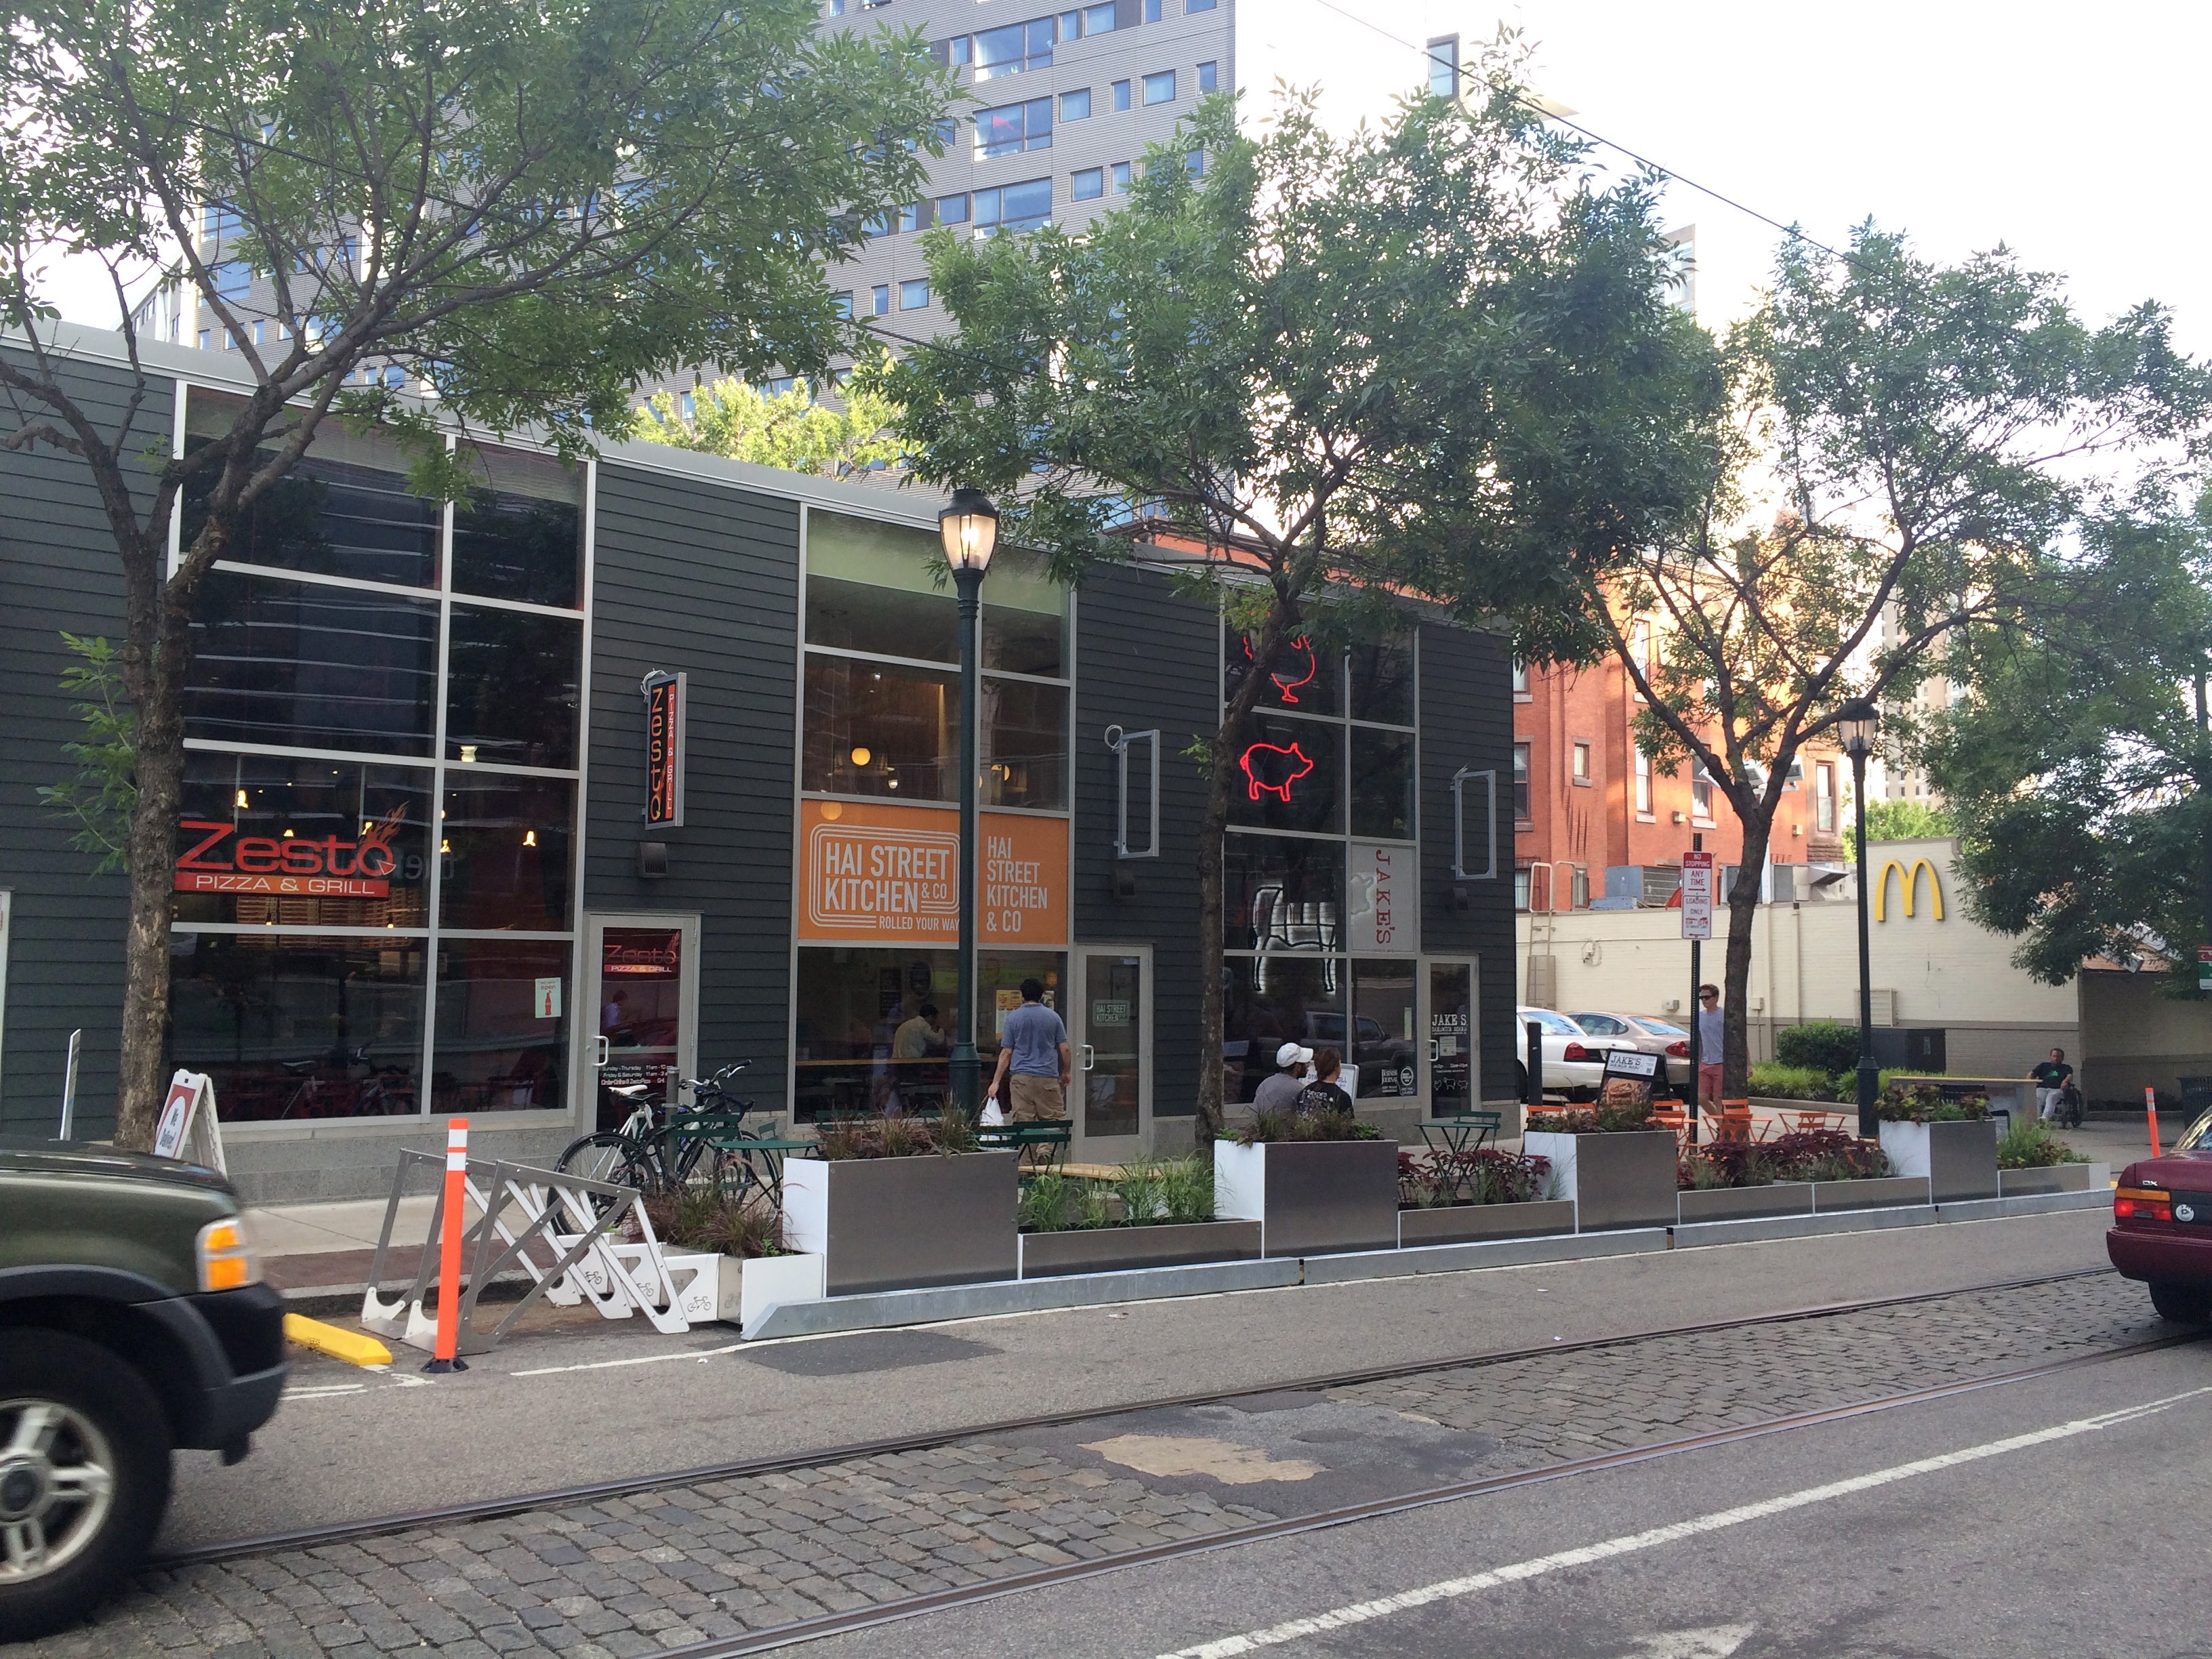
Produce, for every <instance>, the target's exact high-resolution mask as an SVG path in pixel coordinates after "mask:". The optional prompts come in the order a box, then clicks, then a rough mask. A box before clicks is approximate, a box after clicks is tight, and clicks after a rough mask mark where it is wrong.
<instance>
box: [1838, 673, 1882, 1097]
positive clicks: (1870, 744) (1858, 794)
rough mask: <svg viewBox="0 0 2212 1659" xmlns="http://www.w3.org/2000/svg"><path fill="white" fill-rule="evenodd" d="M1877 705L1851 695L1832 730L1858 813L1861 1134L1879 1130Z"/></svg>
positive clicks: (1854, 832)
mask: <svg viewBox="0 0 2212 1659" xmlns="http://www.w3.org/2000/svg"><path fill="white" fill-rule="evenodd" d="M1874 728H1875V706H1874V704H1873V702H1871V701H1870V700H1869V699H1868V698H1865V697H1853V698H1852V699H1851V700H1850V702H1846V703H1845V704H1844V706H1843V707H1842V708H1839V709H1838V710H1837V711H1836V736H1837V737H1838V739H1840V740H1841V742H1842V743H1843V745H1844V753H1845V754H1847V755H1849V756H1850V757H1851V810H1852V812H1853V814H1854V816H1855V817H1856V818H1857V823H1855V824H1854V825H1853V827H1852V830H1851V834H1852V837H1853V842H1854V844H1855V846H1856V848H1857V857H1858V867H1859V1134H1860V1136H1861V1138H1862V1139H1867V1140H1872V1139H1875V1137H1876V1136H1877V1135H1879V1134H1880V1133H1881V1125H1880V1124H1879V1123H1877V1122H1876V1121H1875V1096H1876V1095H1877V1094H1879V1093H1880V1092H1881V1066H1879V1065H1877V1064H1876V1063H1875V1057H1874V965H1873V950H1872V945H1871V944H1870V942H1869V939H1868V936H1867V878H1866V871H1867V854H1866V769H1867V757H1868V755H1869V754H1870V753H1872V752H1873V750H1874Z"/></svg>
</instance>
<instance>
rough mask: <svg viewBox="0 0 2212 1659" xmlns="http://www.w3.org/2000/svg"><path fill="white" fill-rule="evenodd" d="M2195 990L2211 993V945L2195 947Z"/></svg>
mask: <svg viewBox="0 0 2212 1659" xmlns="http://www.w3.org/2000/svg"><path fill="white" fill-rule="evenodd" d="M2197 989H2198V990H2200V991H2212V945H2198V946H2197Z"/></svg>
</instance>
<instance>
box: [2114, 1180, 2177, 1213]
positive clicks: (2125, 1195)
mask: <svg viewBox="0 0 2212 1659" xmlns="http://www.w3.org/2000/svg"><path fill="white" fill-rule="evenodd" d="M2112 1219H2113V1220H2115V1221H2171V1220H2172V1219H2173V1199H2172V1195H2171V1194H2166V1193H2163V1192H2160V1190H2159V1189H2158V1188H2155V1187H2123V1188H2119V1190H2118V1191H2117V1192H2115V1193H2114V1194H2112Z"/></svg>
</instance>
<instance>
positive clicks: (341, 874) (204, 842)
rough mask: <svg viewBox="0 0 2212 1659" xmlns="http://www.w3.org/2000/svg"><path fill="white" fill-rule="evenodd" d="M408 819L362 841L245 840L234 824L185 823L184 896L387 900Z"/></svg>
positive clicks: (180, 875) (382, 823) (376, 829)
mask: <svg viewBox="0 0 2212 1659" xmlns="http://www.w3.org/2000/svg"><path fill="white" fill-rule="evenodd" d="M406 815H407V809H406V808H405V807H404V806H403V807H396V808H394V809H393V810H392V812H391V813H390V814H389V815H387V816H386V817H382V818H380V819H379V820H377V822H376V823H375V824H374V825H373V826H372V827H371V828H369V829H368V830H367V831H365V832H364V833H363V834H362V838H361V839H360V840H359V841H340V840H339V839H338V838H337V836H324V837H323V838H322V839H321V840H320V841H309V840H307V838H306V837H305V836H289V835H288V836H281V837H280V836H241V835H240V834H239V833H238V826H237V825H236V824H234V823H221V822H218V821H217V820H216V819H213V818H185V819H184V820H183V821H182V822H181V823H179V826H178V827H179V829H182V830H183V831H184V832H185V836H186V837H188V838H189V840H190V842H191V844H190V845H189V846H187V847H186V848H185V850H184V851H183V852H181V853H179V854H178V855H177V867H176V883H175V886H176V890H177V891H178V892H179V893H309V894H315V895H318V896H321V897H325V898H385V897H387V896H390V894H391V891H392V883H391V875H392V871H393V870H394V869H396V868H397V867H398V863H399V860H398V856H397V855H396V854H394V853H393V852H392V837H393V836H397V835H398V833H399V825H400V823H401V822H402V821H403V820H404V818H405V817H406Z"/></svg>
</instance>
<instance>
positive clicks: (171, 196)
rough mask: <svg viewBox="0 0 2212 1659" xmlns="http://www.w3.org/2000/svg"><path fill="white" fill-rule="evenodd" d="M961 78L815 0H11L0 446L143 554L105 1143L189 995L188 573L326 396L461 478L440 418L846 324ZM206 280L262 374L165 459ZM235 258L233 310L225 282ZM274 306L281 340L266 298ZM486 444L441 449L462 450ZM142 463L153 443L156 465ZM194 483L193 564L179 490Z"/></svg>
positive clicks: (577, 415) (126, 560) (295, 456)
mask: <svg viewBox="0 0 2212 1659" xmlns="http://www.w3.org/2000/svg"><path fill="white" fill-rule="evenodd" d="M949 90H950V77H949V72H948V71H945V70H936V69H933V68H932V67H931V66H930V65H929V64H928V62H927V57H926V55H925V54H924V53H923V52H922V51H921V42H920V40H918V39H917V38H915V36H913V35H912V34H911V33H910V32H908V33H901V32H889V33H885V32H871V33H867V34H866V35H862V34H858V33H851V32H846V31H835V32H831V31H824V30H823V29H822V28H821V27H819V8H818V7H817V5H816V3H815V0H755V3H752V4H749V5H745V6H741V7H732V6H729V5H727V4H726V3H723V0H655V3H653V4H651V5H637V4H631V3H628V0H568V3H564V4H562V5H558V6H553V7H543V6H518V5H514V4H512V3H509V0H445V3H441V4H439V5H435V6H423V5H421V4H418V3H415V0H354V3H350V4H347V5H340V6H332V5H325V4H320V3H308V0H226V3H223V4H220V5H211V4H204V3H200V0H137V3H131V4H127V5H126V4H108V3H94V4H90V5H86V4H80V3H76V0H17V3H15V5H14V6H13V7H12V8H11V9H10V11H9V19H8V27H7V28H6V30H5V32H4V34H0V100H4V102H5V105H6V107H7V109H8V111H9V119H8V121H7V123H6V124H5V125H4V127H0V179H5V180H6V184H5V185H4V187H0V320H4V322H5V323H6V325H8V326H9V328H10V329H11V330H13V331H18V333H19V336H20V341H19V342H11V343H10V345H9V349H7V350H6V351H5V352H4V353H0V387H4V389H5V391H6V392H7V393H8V395H9V399H10V401H11V403H12V406H13V410H14V414H15V423H14V427H13V429H12V430H10V431H8V432H7V433H5V434H4V435H0V444H5V445H7V446H8V447H24V446H26V445H30V444H39V443H44V444H48V445H51V446H52V447H55V448H58V449H60V450H63V451H66V452H67V453H70V454H73V455H75V456H76V457H78V458H80V459H82V462H83V464H84V465H85V467H86V469H87V471H88V473H89V475H90V477H91V479H92V481H93V483H94V486H95V487H96V489H97V490H98V492H99V496H100V501H101V504H102V506H103V507H104V509H105V513H106V519H107V523H108V527H109V530H110V532H111V534H112V538H113V540H114V543H115V548H116V552H117V555H118V557H119V559H120V560H121V562H122V567H123V574H124V585H125V630H124V636H123V640H122V642H121V645H120V647H119V650H118V653H117V666H118V671H119V674H120V677H121V680H122V684H123V687H124V690H125V693H126V694H127V696H128V700H129V703H130V707H131V714H132V717H133V718H134V719H135V720H136V722H137V730H136V756H135V760H136V765H135V783H136V790H137V795H136V802H135V806H134V810H133V816H132V820H131V833H130V842H129V853H128V863H129V867H130V873H131V908H130V923H129V932H128V936H127V939H126V944H125V958H126V984H125V1012H124V1019H123V1028H122V1034H121V1065H120V1071H121V1085H120V1095H119V1099H118V1139H119V1140H120V1141H121V1142H122V1144H124V1145H125V1146H144V1145H146V1144H148V1142H149V1139H150V1136H151V1133H152V1127H153V1122H154V1114H155V1109H156V1108H157V1106H158V1104H159V1103H160V1100H161V1087H160V1084H161V1049H162V1037H163V1032H164V1029H165V1026H166V1024H167V1001H168V967H169V957H168V935H169V893H168V887H169V880H168V866H169V864H170V862H171V860H172V858H173V852H172V843H173V837H174V835H175V823H176V816H177V805H178V799H179V794H178V790H179V777H180V774H181V769H182V757H183V747H182V739H183V722H182V714H181V692H182V690H183V687H184V685H185V678H186V673H187V670H188V667H189V657H190V649H191V644H190V634H189V628H190V623H191V615H192V609H193V604H194V600H195V597H196V595H197V592H198V590H199V587H200V585H201V583H202V580H204V577H205V576H206V574H207V571H208V569H209V567H210V565H212V564H213V563H214V562H215V561H216V560H217V559H219V558H221V557H222V555H223V550H224V549H225V547H226V546H227V545H228V542H229V539H230V537H231V535H232V532H233V531H234V528H235V527H236V526H238V525H239V524H240V520H241V518H242V517H243V515H244V514H246V513H247V512H248V511H250V510H251V509H252V507H254V505H255V504H256V503H257V502H258V501H263V500H264V499H265V498H266V497H268V496H269V495H270V492H271V491H272V490H273V489H276V486H277V485H278V484H279V483H282V482H283V479H284V477H285V476H286V474H287V472H288V471H289V470H290V469H291V468H292V467H293V465H295V463H296V462H297V461H298V460H299V459H300V457H301V454H302V453H304V452H305V451H306V449H307V447H308V445H309V444H310V443H312V442H313V440H314V437H315V435H316V432H317V430H318V429H319V427H320V426H321V424H322V422H324V421H325V419H326V418H329V417H330V416H332V415H334V414H335V415H337V416H343V417H347V418H351V419H359V420H374V419H383V420H386V421H387V422H392V423H393V424H395V425H397V426H398V428H400V430H401V432H402V433H403V435H407V436H409V437H410V438H411V439H413V440H414V441H415V442H416V448H417V450H418V451H419V453H421V454H422V456H423V458H424V460H423V465H422V469H421V471H422V483H424V484H425V485H426V486H427V487H434V488H435V489H437V490H438V492H439V493H440V494H441V495H448V496H450V495H454V494H457V493H459V491H460V490H461V489H464V488H465V484H466V482H467V481H466V480H465V478H461V477H456V476H455V470H456V467H457V466H458V465H459V464H458V463H447V464H445V465H442V466H441V465H440V463H441V461H442V460H443V457H444V452H443V451H442V448H441V444H440V443H439V441H438V436H437V434H438V428H437V427H436V425H435V423H434V421H433V414H432V412H431V410H429V409H428V408H427V407H425V406H424V405H423V404H416V403H411V402H409V401H407V400H405V399H403V398H400V397H399V396H398V394H397V393H396V392H393V391H391V390H389V389H386V386H384V375H383V374H382V373H379V374H377V377H376V380H377V384H376V385H375V386H364V385H362V383H361V381H360V380H359V378H358V377H357V375H356V371H357V370H359V369H362V368H364V367H367V368H372V369H375V370H380V371H381V370H384V369H386V368H389V367H391V366H394V365H396V366H398V368H400V369H401V370H402V371H403V372H404V374H406V375H407V377H408V378H409V379H410V380H416V381H421V382H427V383H428V386H431V387H432V388H434V389H435V398H436V408H437V409H438V410H441V411H442V415H441V418H443V419H445V420H447V421H452V422H459V423H461V424H464V425H467V426H474V427H480V428H489V429H491V430H494V431H507V430H512V429H513V428H519V427H521V426H525V425H534V426H536V427H538V428H541V429H543V430H544V431H547V432H550V434H551V435H552V437H553V439H554V440H555V441H556V443H558V444H559V445H560V446H562V447H563V448H564V449H566V450H568V452H570V453H575V452H577V451H580V450H581V449H582V448H584V447H587V446H588V445H589V443H590V441H591V439H592V432H593V430H594V428H597V429H599V430H603V431H606V430H622V429H625V428H627V427H628V425H629V419H630V415H629V404H630V399H631V397H632V391H631V388H632V387H633V386H635V385H636V384H637V383H638V382H639V381H640V380H649V379H653V378H657V377H659V376H661V375H663V374H667V373H670V372H672V371H674V370H675V369H677V368H680V367H684V366H688V365H692V364H706V365H710V366H715V367H720V368H726V369H727V370H729V371H730V372H733V373H736V374H743V375H747V376H752V377H757V376H760V375H763V374H767V373H768V372H769V371H770V369H771V368H775V367H777V366H779V365H781V366H782V367H784V368H786V369H787V370H795V371H811V370H815V369H818V368H820V367H821V366H822V365H823V364H824V363H825V362H827V361H828V360H829V358H830V357H831V356H833V355H836V354H842V353H843V352H845V351H848V350H849V349H852V347H853V346H854V343H856V342H854V340H853V339H852V337H851V335H852V330H851V328H850V325H849V324H848V323H847V322H846V321H845V320H844V319H842V318H841V317H840V315H839V314H838V311H837V307H836V304H835V302H834V301H833V299H832V296H831V295H830V293H829V289H828V286H827V284H826V283H824V282H823V276H822V270H821V266H822V262H823V260H824V259H825V258H826V259H835V258H838V257H839V256H840V255H841V254H842V253H843V252H846V251H847V250H848V248H849V247H850V246H853V244H854V242H855V241H856V240H858V239H859V238H860V236H861V234H863V232H862V226H863V225H864V224H865V222H866V220H867V218H868V216H870V215H871V214H872V213H875V212H877V211H879V210H883V209H884V208H885V207H886V206H887V205H889V204H896V203H898V202H902V201H909V200H911V199H913V197H915V195H916V194H917V193H918V192H919V191H920V190H921V186H922V183H923V179H924V169H925V167H926V165H927V162H926V157H927V155H931V154H935V153H937V152H938V150H939V149H940V148H941V140H940V139H939V136H938V128H937V122H938V120H939V117H940V115H941V113H942V111H943V109H944V107H945V101H946V99H947V97H948V95H949ZM56 247H61V248H66V249H70V250H75V251H77V252H85V253H89V254H92V255H94V256H96V257H97V258H99V259H100V261H101V262H102V263H103V264H105V265H106V269H107V270H108V273H109V275H110V277H111V279H112V283H113V287H114V290H115V294H116V296H117V299H118V307H119V309H120V311H121V313H122V315H123V319H124V327H125V333H126V336H127V337H128V338H129V342H130V346H131V367H132V369H133V371H134V373H133V374H132V376H131V385H130V387H129V388H128V390H127V392H126V393H125V396H124V398H123V399H122V413H121V416H120V417H119V419H116V420H112V421H103V420H101V419H100V418H96V417H95V416H94V414H93V413H92V412H91V411H90V410H88V409H87V408H86V407H85V406H84V405H83V404H81V403H80V402H79V401H78V400H77V398H76V397H75V396H73V395H72V392H71V391H70V368H69V350H70V336H69V335H68V333H67V332H66V331H63V330H61V329H59V328H58V326H57V319H56V313H55V311H54V309H53V307H52V305H51V304H50V303H49V302H48V301H47V300H46V297H45V289H44V288H43V283H44V270H45V264H46V259H47V258H48V255H49V252H50V251H51V250H52V249H54V248H56ZM165 278H166V279H169V280H179V281H182V282H184V283H189V284H191V286H192V287H193V288H194V289H197V290H198V292H199V293H200V295H202V296H203V299H202V302H203V303H204V305H205V306H206V307H207V308H208V310H209V312H210V313H211V315H212V318H213V320H214V325H215V326H216V327H219V328H222V329H224V330H227V331H228V334H229V336H230V337H231V338H232V339H233V340H234V342H235V343H236V351H235V354H234V355H233V356H228V357H227V358H226V362H229V363H232V364H234V365H236V366H237V367H239V368H242V369H243V370H244V371H245V372H246V374H248V375H250V376H251V377H252V390H251V392H249V393H248V394H247V395H246V397H245V398H243V399H242V400H241V401H240V404H238V405H237V406H236V408H235V410H234V412H232V413H230V414H228V415H227V416H225V419H226V422H227V424H226V425H225V426H223V428H222V429H221V430H220V431H219V432H218V433H217V434H216V435H214V436H213V437H212V441H209V442H207V443H205V444H204V445H201V446H199V447H195V448H193V449H192V450H191V453H187V454H185V456H184V457H182V458H181V459H177V460H167V459H160V458H162V457H166V456H167V453H168V450H169V447H170V446H169V444H168V442H167V433H166V432H165V431H164V429H163V428H165V427H166V425H167V418H168V413H169V404H168V402H167V397H166V395H165V394H164V395H160V396H157V395H156V394H155V386H154V382H153V380H152V379H151V377H150V376H149V375H148V374H145V373H144V372H143V369H142V368H140V366H139V362H138V356H137V336H136V333H135V331H134V329H133V323H132V319H131V312H132V307H133V306H134V305H135V304H136V303H137V296H138V294H139V292H140V290H141V289H143V286H144V285H145V284H146V283H149V282H154V281H160V280H162V279H165ZM241 279H243V280H244V286H245V288H246V292H247V294H248V296H249V297H252V296H255V295H258V296H261V299H260V300H258V301H256V308H255V309H253V310H252V311H251V312H249V310H248V308H247V307H246V304H245V303H244V302H242V301H240V300H239V299H237V298H235V297H233V296H234V295H237V294H238V293H239V292H240V286H241ZM249 315H252V316H258V317H260V318H261V319H264V321H265V322H266V323H268V324H269V325H270V329H269V332H270V334H271V335H273V337H270V338H269V339H268V340H267V342H266V343H262V342H261V341H258V340H256V339H255V338H254V331H253V330H252V328H250V327H249V325H248V317H249ZM455 453H456V454H459V453H464V452H459V451H457V452H455ZM149 456H151V457H153V458H155V459H149ZM187 489H189V490H190V492H191V495H192V497H193V498H194V500H195V501H196V503H198V502H204V510H202V509H201V508H199V507H197V505H196V508H195V513H194V515H193V520H192V523H191V526H190V533H189V534H187V535H186V536H185V539H184V542H183V545H182V548H181V550H180V553H179V558H178V560H177V562H176V563H175V565H174V567H173V568H172V567H171V566H170V565H169V563H168V560H167V551H168V541H169V534H170V523H171V517H172V514H173V513H174V512H175V510H176V508H177V507H178V502H179V495H181V494H183V493H185V491H186V490H187Z"/></svg>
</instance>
